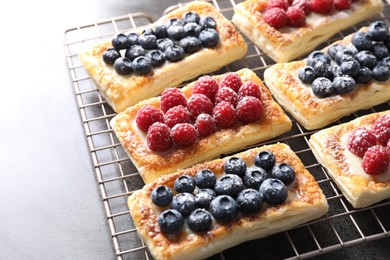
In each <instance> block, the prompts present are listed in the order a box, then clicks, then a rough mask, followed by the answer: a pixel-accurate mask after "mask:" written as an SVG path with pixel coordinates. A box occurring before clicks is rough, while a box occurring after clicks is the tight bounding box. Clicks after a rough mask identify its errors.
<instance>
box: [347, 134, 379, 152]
mask: <svg viewBox="0 0 390 260" xmlns="http://www.w3.org/2000/svg"><path fill="white" fill-rule="evenodd" d="M374 145H376V137H375V135H374V134H373V133H372V132H371V131H369V130H368V129H367V128H364V127H361V128H357V129H355V130H353V131H352V133H350V134H349V136H348V143H347V146H348V150H349V151H350V152H351V153H353V154H355V155H357V156H359V157H363V155H364V153H365V152H366V151H367V149H368V148H370V147H371V146H374Z"/></svg>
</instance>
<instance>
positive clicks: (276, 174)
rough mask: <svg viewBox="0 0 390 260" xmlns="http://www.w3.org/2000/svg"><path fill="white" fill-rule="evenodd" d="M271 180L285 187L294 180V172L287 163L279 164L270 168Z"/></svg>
mask: <svg viewBox="0 0 390 260" xmlns="http://www.w3.org/2000/svg"><path fill="white" fill-rule="evenodd" d="M271 175H272V178H274V179H278V180H281V181H282V182H283V183H284V184H285V185H289V184H291V183H293V182H294V180H295V170H294V168H293V167H292V166H291V165H290V164H288V163H279V164H276V165H275V166H274V167H273V168H272V172H271Z"/></svg>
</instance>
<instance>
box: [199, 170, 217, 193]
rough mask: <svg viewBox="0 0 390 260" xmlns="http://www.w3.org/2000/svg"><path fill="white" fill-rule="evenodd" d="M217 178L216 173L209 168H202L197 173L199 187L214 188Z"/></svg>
mask: <svg viewBox="0 0 390 260" xmlns="http://www.w3.org/2000/svg"><path fill="white" fill-rule="evenodd" d="M216 181H217V179H216V177H215V174H214V173H213V172H212V171H211V170H209V169H202V170H199V171H197V172H196V174H195V183H196V186H198V187H199V188H201V189H202V188H210V189H213V188H214V186H215V183H216Z"/></svg>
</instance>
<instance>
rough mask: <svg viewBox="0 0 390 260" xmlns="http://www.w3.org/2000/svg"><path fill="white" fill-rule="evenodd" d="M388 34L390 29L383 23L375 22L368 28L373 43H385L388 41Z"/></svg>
mask: <svg viewBox="0 0 390 260" xmlns="http://www.w3.org/2000/svg"><path fill="white" fill-rule="evenodd" d="M388 32H389V28H388V27H387V25H386V23H384V22H382V21H376V22H373V23H371V24H370V26H369V27H368V35H370V37H371V38H372V40H373V41H383V40H384V39H386V37H387V33H388Z"/></svg>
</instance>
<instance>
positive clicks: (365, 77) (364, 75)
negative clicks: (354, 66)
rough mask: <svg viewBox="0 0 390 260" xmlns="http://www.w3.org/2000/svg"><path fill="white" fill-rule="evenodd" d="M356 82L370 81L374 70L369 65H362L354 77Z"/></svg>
mask: <svg viewBox="0 0 390 260" xmlns="http://www.w3.org/2000/svg"><path fill="white" fill-rule="evenodd" d="M354 79H355V82H356V83H362V84H364V83H368V82H370V81H371V79H372V72H371V70H370V69H369V68H367V67H361V68H360V70H359V73H358V74H357V75H356V76H355V77H354Z"/></svg>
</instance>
